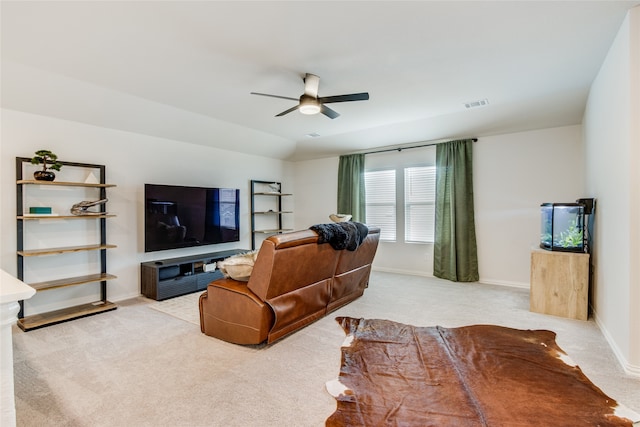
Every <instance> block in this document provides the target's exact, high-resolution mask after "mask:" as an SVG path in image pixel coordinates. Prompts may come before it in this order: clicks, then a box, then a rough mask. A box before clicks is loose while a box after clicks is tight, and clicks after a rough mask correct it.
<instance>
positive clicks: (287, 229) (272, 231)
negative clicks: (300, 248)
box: [254, 228, 293, 234]
mask: <svg viewBox="0 0 640 427" xmlns="http://www.w3.org/2000/svg"><path fill="white" fill-rule="evenodd" d="M285 231H293V228H281V229H278V230H255V231H254V233H264V234H272V233H282V232H285Z"/></svg>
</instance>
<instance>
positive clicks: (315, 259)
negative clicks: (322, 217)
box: [247, 230, 340, 301]
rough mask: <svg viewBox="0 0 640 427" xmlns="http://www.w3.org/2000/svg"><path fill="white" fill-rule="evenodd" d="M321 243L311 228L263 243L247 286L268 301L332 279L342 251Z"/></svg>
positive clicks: (281, 235) (272, 237) (277, 236)
mask: <svg viewBox="0 0 640 427" xmlns="http://www.w3.org/2000/svg"><path fill="white" fill-rule="evenodd" d="M317 242H318V235H317V234H316V233H315V232H313V231H311V230H301V231H295V232H292V233H285V234H278V235H275V236H271V237H269V238H268V239H266V240H265V241H264V242H263V243H262V246H261V248H260V252H259V255H258V258H257V259H256V262H255V265H254V267H253V273H252V274H251V278H250V279H249V282H248V283H247V286H248V287H249V289H250V290H251V291H252V292H253V293H255V294H256V295H257V296H258V297H260V298H261V299H263V300H265V301H268V300H270V299H273V298H276V297H278V296H280V295H283V294H286V293H289V292H292V291H294V290H296V289H300V288H304V287H306V286H308V285H312V284H314V283H318V282H321V281H324V280H327V279H331V278H332V277H333V273H334V272H335V269H336V265H337V262H338V256H339V254H340V252H339V251H336V250H334V249H333V248H331V246H329V245H318V243H317Z"/></svg>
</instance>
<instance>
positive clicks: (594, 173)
mask: <svg viewBox="0 0 640 427" xmlns="http://www.w3.org/2000/svg"><path fill="white" fill-rule="evenodd" d="M639 61H640V8H638V7H636V8H634V9H631V11H630V12H629V14H628V15H627V18H626V19H625V21H624V23H623V25H622V26H621V28H620V31H619V32H618V35H617V37H616V39H615V41H614V43H613V44H612V46H611V48H610V50H609V53H608V55H607V57H606V59H605V61H604V63H603V64H602V67H601V69H600V71H599V74H598V76H597V78H596V79H595V81H594V83H593V85H592V87H591V91H590V93H589V99H588V102H587V107H586V110H585V115H584V120H583V123H584V125H583V126H584V140H585V152H586V155H585V159H586V169H587V171H588V174H587V177H586V187H587V189H588V190H589V192H590V193H591V194H593V195H594V197H596V198H597V209H596V216H595V218H596V221H595V230H594V232H595V236H594V242H593V243H594V244H593V264H594V266H595V268H594V277H593V283H592V305H593V307H594V312H595V317H596V321H597V322H598V325H599V326H600V329H601V330H602V331H603V333H604V335H605V336H606V337H607V339H608V340H609V342H610V344H611V346H612V348H613V349H614V352H615V353H616V355H617V357H618V358H619V359H620V361H621V364H622V365H623V367H624V368H625V369H626V371H627V372H629V373H633V374H635V375H640V339H639V337H640V303H639V301H640V264H639V263H638V259H640V247H639V245H640V224H639V222H638V217H639V215H640V189H639V186H638V183H639V182H640V173H639V172H638V169H639V168H640V146H639V144H640V130H639V128H638V117H640V64H639Z"/></svg>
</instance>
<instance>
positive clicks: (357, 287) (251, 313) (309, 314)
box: [200, 227, 380, 344]
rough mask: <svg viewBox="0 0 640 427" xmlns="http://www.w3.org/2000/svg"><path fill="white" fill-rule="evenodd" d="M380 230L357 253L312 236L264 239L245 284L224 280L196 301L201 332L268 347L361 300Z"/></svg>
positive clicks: (295, 234)
mask: <svg viewBox="0 0 640 427" xmlns="http://www.w3.org/2000/svg"><path fill="white" fill-rule="evenodd" d="M379 237H380V229H379V228H377V227H369V231H368V234H367V237H366V238H365V240H364V241H363V242H362V243H361V244H360V245H359V247H358V248H357V249H356V250H355V251H349V250H346V249H344V250H335V249H333V248H332V247H331V245H330V244H328V243H322V244H318V234H316V232H315V231H312V230H302V231H294V232H291V233H284V234H278V235H275V236H271V237H269V238H267V239H266V240H265V241H264V242H263V243H262V246H261V248H260V252H259V254H258V257H257V259H256V262H255V265H254V267H253V272H252V273H251V277H250V278H249V281H248V282H239V281H236V280H233V279H231V278H223V279H219V280H215V281H213V282H211V283H210V284H209V285H208V287H207V290H206V291H205V292H204V293H203V294H202V295H201V296H200V329H201V330H202V332H203V333H205V334H206V335H209V336H212V337H216V338H219V339H222V340H225V341H228V342H232V343H236V344H260V343H262V342H264V341H267V342H268V343H272V342H274V341H276V340H278V339H280V338H282V337H284V336H286V335H288V334H290V333H292V332H294V331H296V330H298V329H300V328H302V327H303V326H305V325H308V324H309V323H311V322H314V321H315V320H318V319H320V318H322V317H324V316H325V315H326V314H327V313H329V312H331V311H333V310H336V309H338V308H340V307H342V306H344V305H345V304H347V303H349V302H351V301H353V300H354V299H356V298H358V297H360V296H362V294H363V293H364V289H365V288H366V287H367V285H368V283H369V275H370V273H371V263H372V262H373V258H374V256H375V253H376V250H377V248H378V240H379Z"/></svg>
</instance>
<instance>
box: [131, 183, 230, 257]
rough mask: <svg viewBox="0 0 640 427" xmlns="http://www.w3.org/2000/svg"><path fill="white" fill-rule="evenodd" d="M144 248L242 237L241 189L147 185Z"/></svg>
mask: <svg viewBox="0 0 640 427" xmlns="http://www.w3.org/2000/svg"><path fill="white" fill-rule="evenodd" d="M144 198H145V221H144V251H145V252H153V251H162V250H166V249H177V248H187V247H191V246H201V245H212V244H217V243H227V242H237V241H239V240H240V190H238V189H232V188H206V187H185V186H178V185H157V184H145V185H144Z"/></svg>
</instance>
